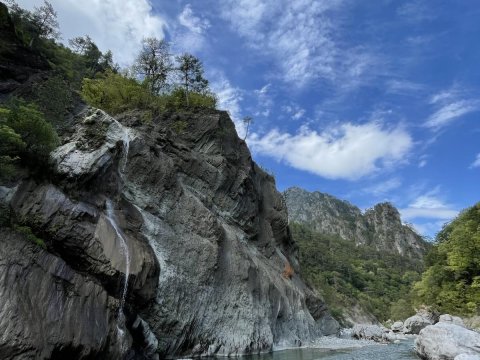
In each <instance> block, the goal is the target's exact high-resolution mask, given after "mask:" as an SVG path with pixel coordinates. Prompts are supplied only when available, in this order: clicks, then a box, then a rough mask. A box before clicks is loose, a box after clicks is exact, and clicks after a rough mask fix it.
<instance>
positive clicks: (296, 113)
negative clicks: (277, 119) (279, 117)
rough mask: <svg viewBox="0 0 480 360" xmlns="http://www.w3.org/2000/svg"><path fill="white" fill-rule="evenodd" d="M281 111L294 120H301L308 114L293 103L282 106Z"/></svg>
mask: <svg viewBox="0 0 480 360" xmlns="http://www.w3.org/2000/svg"><path fill="white" fill-rule="evenodd" d="M281 109H282V111H283V112H284V113H287V114H288V115H289V116H290V117H291V118H292V119H294V120H299V119H301V118H302V117H303V116H304V115H305V113H306V110H305V109H303V108H302V107H301V106H300V105H298V104H296V103H293V102H292V103H290V104H289V105H284V106H282V107H281Z"/></svg>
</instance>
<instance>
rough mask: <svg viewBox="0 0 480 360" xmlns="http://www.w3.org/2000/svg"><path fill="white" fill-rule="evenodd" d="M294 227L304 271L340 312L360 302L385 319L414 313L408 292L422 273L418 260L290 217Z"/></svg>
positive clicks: (305, 275) (292, 228) (308, 279)
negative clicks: (367, 244) (360, 242)
mask: <svg viewBox="0 0 480 360" xmlns="http://www.w3.org/2000/svg"><path fill="white" fill-rule="evenodd" d="M290 228H291V230H292V236H293V238H294V239H295V241H296V242H297V244H298V246H299V250H300V251H299V253H300V256H299V258H300V265H301V272H302V275H303V276H304V278H305V279H306V280H307V281H308V282H309V283H310V284H312V285H313V286H314V287H316V288H317V290H318V291H319V292H320V293H321V294H322V295H323V296H324V298H325V301H326V302H327V304H328V305H329V306H330V307H331V308H335V309H336V311H337V313H340V312H341V311H340V310H341V309H342V308H344V309H346V308H351V307H353V306H354V305H357V304H360V305H361V307H362V308H364V309H366V310H367V311H369V312H370V313H372V314H373V315H375V316H376V317H377V319H379V320H381V321H383V320H386V319H388V318H390V317H391V316H394V317H395V318H396V319H401V318H406V317H408V316H409V315H411V314H412V312H413V307H412V304H411V300H410V298H409V292H410V288H411V286H412V283H413V282H414V281H416V280H417V279H419V277H420V274H419V272H418V271H417V270H416V269H417V268H419V267H420V268H421V266H419V261H414V260H411V259H409V258H406V257H400V256H398V255H392V254H389V253H386V252H382V251H378V250H376V249H375V248H372V247H370V246H356V245H355V243H354V242H353V241H349V240H344V239H342V238H340V237H339V236H336V235H330V234H323V233H318V232H316V231H314V230H313V229H311V228H310V227H309V226H307V225H301V224H297V223H292V224H291V225H290ZM339 320H341V317H340V318H339Z"/></svg>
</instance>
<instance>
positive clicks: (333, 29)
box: [221, 0, 379, 89]
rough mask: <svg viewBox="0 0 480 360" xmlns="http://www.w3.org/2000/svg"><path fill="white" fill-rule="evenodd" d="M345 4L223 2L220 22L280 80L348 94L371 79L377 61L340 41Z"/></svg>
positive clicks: (332, 0) (284, 0)
mask: <svg viewBox="0 0 480 360" xmlns="http://www.w3.org/2000/svg"><path fill="white" fill-rule="evenodd" d="M345 2H346V1H345V0H328V1H327V0H321V1H313V0H297V1H289V0H225V1H221V9H222V16H223V18H224V19H226V20H227V21H228V22H229V23H230V24H231V26H232V28H233V29H234V30H235V31H237V32H238V33H239V34H240V36H242V37H243V38H245V39H246V40H247V43H248V44H249V45H250V46H251V47H252V48H254V49H256V50H257V51H259V52H261V53H263V54H266V55H270V56H272V57H273V58H274V60H275V62H276V64H277V66H278V68H279V69H280V77H281V79H282V80H284V81H286V82H288V83H290V84H293V85H295V86H299V87H301V86H304V85H306V84H308V83H310V82H311V81H313V80H318V79H321V80H326V81H329V82H335V83H336V84H337V85H338V86H339V87H343V88H346V89H349V88H351V87H355V86H358V84H359V83H361V82H362V79H364V78H367V77H370V76H371V74H372V68H376V69H378V68H379V66H378V65H379V61H378V58H377V57H376V56H374V55H373V54H372V53H371V52H369V51H368V49H366V48H364V47H358V46H357V47H349V46H348V45H345V44H346V42H345V41H339V38H340V37H341V36H342V35H341V31H340V29H341V20H340V19H341V17H342V16H341V12H342V10H343V8H344V6H343V5H344V3H345Z"/></svg>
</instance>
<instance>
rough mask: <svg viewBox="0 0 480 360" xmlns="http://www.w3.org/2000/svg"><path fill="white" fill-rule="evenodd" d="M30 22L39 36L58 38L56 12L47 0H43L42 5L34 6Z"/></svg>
mask: <svg viewBox="0 0 480 360" xmlns="http://www.w3.org/2000/svg"><path fill="white" fill-rule="evenodd" d="M32 22H33V24H34V25H35V26H36V28H37V29H38V34H39V35H40V36H41V37H43V38H45V39H58V38H59V37H60V32H59V31H58V20H57V12H56V11H55V9H54V8H53V6H52V4H50V3H49V2H48V1H46V0H44V1H43V5H42V6H40V7H34V10H33V13H32Z"/></svg>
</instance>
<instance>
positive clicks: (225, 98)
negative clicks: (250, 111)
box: [209, 70, 245, 137]
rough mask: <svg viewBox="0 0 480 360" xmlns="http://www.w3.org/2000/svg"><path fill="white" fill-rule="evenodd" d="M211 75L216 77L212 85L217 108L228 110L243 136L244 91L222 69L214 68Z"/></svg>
mask: <svg viewBox="0 0 480 360" xmlns="http://www.w3.org/2000/svg"><path fill="white" fill-rule="evenodd" d="M209 75H210V78H212V79H215V80H214V81H213V82H211V84H210V87H211V88H212V91H213V92H214V93H215V94H216V95H217V98H218V105H217V108H218V109H220V110H226V111H228V113H229V114H230V116H231V118H232V120H233V122H234V123H235V127H236V129H237V132H238V135H239V136H240V137H243V136H244V135H245V124H244V123H243V122H242V121H241V118H242V109H241V105H240V103H241V102H242V100H243V91H242V90H241V89H240V88H238V87H235V86H233V85H232V84H231V83H230V81H229V80H228V79H227V77H226V76H225V75H224V74H223V73H222V72H221V71H217V70H212V71H210V73H209Z"/></svg>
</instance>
